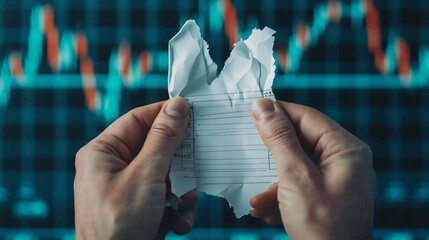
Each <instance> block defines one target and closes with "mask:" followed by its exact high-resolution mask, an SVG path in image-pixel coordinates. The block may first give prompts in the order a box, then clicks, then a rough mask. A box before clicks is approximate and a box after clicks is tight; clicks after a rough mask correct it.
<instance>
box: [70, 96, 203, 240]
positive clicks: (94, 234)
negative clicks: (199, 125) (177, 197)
mask: <svg viewBox="0 0 429 240" xmlns="http://www.w3.org/2000/svg"><path fill="white" fill-rule="evenodd" d="M189 113H190V108H189V105H188V104H187V102H186V101H185V100H184V99H183V98H175V99H171V100H168V101H166V102H160V103H155V104H152V105H148V106H144V107H140V108H136V109H134V110H132V111H130V112H129V113H127V114H125V115H124V116H122V117H121V118H120V119H118V120H117V121H116V122H114V123H113V124H112V125H110V126H109V127H108V128H107V129H106V130H105V131H104V132H103V133H101V134H100V135H99V136H98V137H96V138H95V139H94V140H92V141H91V142H89V143H88V144H87V145H86V146H84V147H83V148H82V149H81V150H80V151H79V152H78V153H77V154H76V163H75V164H76V177H75V182H74V193H75V225H76V238H77V239H154V238H162V237H164V236H165V234H166V233H167V232H168V231H170V230H172V231H174V232H175V233H177V234H185V233H187V232H189V231H190V230H191V228H192V226H193V223H194V218H195V205H196V201H197V198H198V194H197V192H196V191H191V192H189V193H187V194H186V195H184V196H183V197H182V199H181V200H182V201H181V205H180V206H179V209H178V210H177V211H176V212H174V213H171V212H169V213H168V214H167V213H166V212H165V211H164V209H165V203H166V197H167V196H168V195H169V194H171V193H170V192H169V191H168V182H167V180H166V179H167V174H168V170H169V167H170V159H171V158H172V156H173V154H174V152H175V151H176V149H177V147H178V145H179V144H180V142H181V140H182V138H183V136H184V133H185V130H186V127H187V124H188V118H189Z"/></svg>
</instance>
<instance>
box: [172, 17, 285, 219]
mask: <svg viewBox="0 0 429 240" xmlns="http://www.w3.org/2000/svg"><path fill="white" fill-rule="evenodd" d="M274 33H275V31H274V30H272V29H270V28H267V27H265V28H264V29H263V30H259V29H254V30H253V32H252V34H251V35H250V37H249V38H248V39H247V40H244V41H240V42H238V43H236V44H235V45H234V48H233V50H232V52H231V54H230V57H229V58H228V59H227V60H226V62H225V66H224V68H223V70H222V72H221V73H220V75H219V77H217V78H216V70H217V66H216V64H215V63H214V62H213V61H212V59H211V58H210V55H209V51H208V45H207V43H206V42H205V41H204V39H202V37H201V34H200V30H199V27H198V26H197V25H196V23H195V21H193V20H188V21H187V22H186V23H185V25H184V26H183V27H182V29H181V30H180V31H179V33H177V34H176V36H174V37H173V38H172V39H171V40H170V42H169V49H168V51H169V71H168V93H169V95H170V98H173V97H176V96H182V97H184V98H186V99H188V102H189V104H190V106H191V109H192V113H191V118H190V121H189V125H188V129H187V132H186V136H185V138H184V140H183V141H182V143H181V145H180V146H179V148H178V150H177V151H176V154H175V155H174V157H173V159H172V163H171V170H170V180H171V184H172V186H171V187H172V192H173V193H174V194H175V195H176V196H179V197H180V196H182V195H183V194H185V193H186V192H188V191H190V190H192V189H194V188H196V189H197V190H198V191H202V192H205V193H207V194H209V195H214V196H218V197H223V198H225V199H226V200H227V201H228V203H229V204H230V205H231V206H232V207H233V209H234V213H235V215H236V216H237V217H241V216H243V215H246V214H248V213H249V210H250V209H251V207H250V203H249V201H250V198H251V197H253V196H254V195H256V194H258V193H261V192H263V191H265V190H266V189H267V187H268V186H269V185H270V184H272V183H274V182H276V181H277V174H276V170H275V164H274V160H273V159H272V156H271V154H270V152H269V151H268V149H267V148H266V147H265V145H264V144H263V142H262V140H261V138H260V136H259V134H258V131H257V130H256V128H255V126H254V123H253V121H252V115H251V114H252V113H251V107H252V104H253V102H254V101H255V100H256V99H258V98H261V97H269V98H273V99H274V95H273V93H272V91H271V86H272V84H273V79H274V71H275V65H274V58H273V50H272V49H273V44H274V37H273V36H272V35H273V34H274Z"/></svg>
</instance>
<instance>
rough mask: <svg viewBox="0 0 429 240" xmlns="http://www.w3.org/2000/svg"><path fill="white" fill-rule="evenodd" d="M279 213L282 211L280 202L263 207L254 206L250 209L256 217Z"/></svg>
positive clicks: (251, 213)
mask: <svg viewBox="0 0 429 240" xmlns="http://www.w3.org/2000/svg"><path fill="white" fill-rule="evenodd" d="M277 213H280V209H279V204H278V203H277V204H273V205H271V206H267V207H263V208H254V209H252V210H251V211H250V215H251V216H252V217H255V218H265V217H268V216H271V215H275V214H277Z"/></svg>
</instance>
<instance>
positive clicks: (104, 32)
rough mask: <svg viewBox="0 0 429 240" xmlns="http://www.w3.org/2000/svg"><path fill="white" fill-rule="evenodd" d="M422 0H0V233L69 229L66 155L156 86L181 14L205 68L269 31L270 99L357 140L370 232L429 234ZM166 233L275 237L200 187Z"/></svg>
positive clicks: (39, 235) (425, 6) (13, 235)
mask: <svg viewBox="0 0 429 240" xmlns="http://www.w3.org/2000/svg"><path fill="white" fill-rule="evenodd" d="M428 11H429V1H426V0H413V1H405V0H391V1H387V0H349V1H327V0H318V1H316V0H301V1H291V0H290V1H280V0H264V1H262V0H261V1H256V0H252V1H245V0H183V1H167V0H162V1H149V0H148V1H132V0H117V1H116V0H114V1H100V0H76V1H64V0H56V1H55V0H51V1H30V0H20V1H11V0H0V238H1V239H73V238H74V231H73V227H74V219H73V218H74V210H73V207H74V206H73V178H74V173H75V169H74V157H75V154H76V152H77V151H78V150H79V148H80V147H82V146H83V145H84V144H85V143H87V142H88V141H90V140H91V139H92V138H94V137H95V136H97V135H98V134H99V133H100V132H101V131H102V130H103V129H104V128H105V127H107V126H108V125H109V124H110V123H111V122H113V121H114V120H115V119H117V118H118V117H119V116H121V115H122V114H124V113H126V112H127V111H129V110H131V109H133V108H135V107H138V106H142V105H145V104H149V103H153V102H157V101H161V100H165V99H167V98H168V93H167V73H168V51H167V46H168V40H169V39H170V38H171V37H173V36H174V35H175V34H176V33H177V31H178V30H179V29H180V27H181V26H182V25H183V24H184V23H185V21H186V20H188V19H195V21H196V22H197V23H198V25H199V26H200V28H201V32H202V35H203V37H204V39H206V41H207V42H208V44H209V48H210V55H211V57H212V58H213V60H214V61H215V62H216V64H217V65H218V72H219V71H220V70H221V69H222V67H223V63H224V62H225V60H226V59H227V58H228V56H229V53H230V51H231V49H232V47H233V44H234V43H235V42H237V41H239V40H240V39H241V38H243V39H245V38H247V37H248V36H249V35H250V33H251V31H252V29H253V28H263V27H264V26H268V27H270V28H272V29H274V30H275V31H276V33H275V35H274V36H275V44H274V58H275V60H276V77H275V80H274V85H273V90H274V94H275V97H276V99H279V100H284V101H290V102H295V103H300V104H304V105H309V106H311V107H313V108H316V109H318V110H320V111H321V112H323V113H325V114H326V115H328V116H329V117H330V118H332V119H334V120H336V121H337V122H339V123H340V124H341V125H342V126H343V127H344V128H346V129H347V130H348V131H350V132H351V133H353V134H355V135H357V136H358V137H359V138H361V139H362V140H363V141H365V142H366V143H368V145H369V146H370V147H371V149H372V151H373V156H374V160H373V162H374V163H373V164H374V168H375V171H376V175H377V190H376V199H375V213H374V214H375V215H374V238H375V239H429V125H428V122H429V88H428V86H429V85H428V83H429V29H428V27H427V26H429V15H428V14H427V12H428ZM197 214H198V215H197V222H196V226H195V230H193V231H192V232H191V233H190V234H189V235H185V236H184V237H183V238H179V237H178V236H175V235H169V236H168V238H171V239H201V238H203V237H207V236H213V239H287V237H286V235H285V234H284V231H283V230H282V229H281V228H278V227H271V226H268V225H266V224H264V223H263V222H262V221H260V220H257V219H253V218H251V217H249V216H247V217H243V218H240V219H236V218H235V217H234V214H233V212H232V210H231V209H230V208H229V206H228V203H227V202H226V201H225V200H222V199H219V198H215V197H211V196H207V195H204V194H200V199H199V203H198V207H197Z"/></svg>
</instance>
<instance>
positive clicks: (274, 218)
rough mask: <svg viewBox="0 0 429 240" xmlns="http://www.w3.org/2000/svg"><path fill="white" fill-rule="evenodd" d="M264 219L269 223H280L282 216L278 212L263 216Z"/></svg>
mask: <svg viewBox="0 0 429 240" xmlns="http://www.w3.org/2000/svg"><path fill="white" fill-rule="evenodd" d="M264 221H265V222H266V223H268V224H270V225H282V217H281V215H280V212H279V213H278V214H274V215H271V216H269V217H266V218H264Z"/></svg>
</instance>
